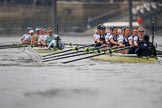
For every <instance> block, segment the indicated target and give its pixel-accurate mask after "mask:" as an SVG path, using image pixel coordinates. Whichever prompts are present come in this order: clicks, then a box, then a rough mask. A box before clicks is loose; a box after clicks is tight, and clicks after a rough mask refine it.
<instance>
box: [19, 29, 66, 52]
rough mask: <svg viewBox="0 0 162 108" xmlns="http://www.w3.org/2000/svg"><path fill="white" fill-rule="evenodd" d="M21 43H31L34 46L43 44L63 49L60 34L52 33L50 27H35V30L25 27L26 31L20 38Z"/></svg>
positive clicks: (51, 47)
mask: <svg viewBox="0 0 162 108" xmlns="http://www.w3.org/2000/svg"><path fill="white" fill-rule="evenodd" d="M21 42H22V44H31V45H35V46H43V47H47V48H48V49H55V48H58V49H63V48H64V43H63V41H62V40H61V38H60V36H58V35H56V34H53V31H52V28H51V27H48V28H47V29H45V28H42V27H40V28H39V27H36V29H35V31H34V30H33V29H32V28H31V27H28V28H27V32H26V33H25V34H23V36H22V38H21Z"/></svg>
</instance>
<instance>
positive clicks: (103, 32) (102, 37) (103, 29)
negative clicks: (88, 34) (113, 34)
mask: <svg viewBox="0 0 162 108" xmlns="http://www.w3.org/2000/svg"><path fill="white" fill-rule="evenodd" d="M99 30H100V31H99V32H100V34H99V35H96V37H95V43H96V47H99V46H103V45H106V42H105V36H106V35H107V33H106V27H105V26H104V25H101V26H100V27H99Z"/></svg>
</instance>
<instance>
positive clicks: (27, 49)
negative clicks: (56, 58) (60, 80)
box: [22, 47, 42, 63]
mask: <svg viewBox="0 0 162 108" xmlns="http://www.w3.org/2000/svg"><path fill="white" fill-rule="evenodd" d="M22 52H24V53H26V54H27V55H28V57H29V58H30V59H31V60H32V61H33V62H38V63H42V57H41V56H40V55H39V54H38V53H37V52H36V51H34V50H33V49H32V48H30V47H24V48H23V50H22Z"/></svg>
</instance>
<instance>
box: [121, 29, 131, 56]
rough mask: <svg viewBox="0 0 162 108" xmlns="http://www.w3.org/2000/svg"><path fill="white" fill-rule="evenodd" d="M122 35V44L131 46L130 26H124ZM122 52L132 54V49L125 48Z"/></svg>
mask: <svg viewBox="0 0 162 108" xmlns="http://www.w3.org/2000/svg"><path fill="white" fill-rule="evenodd" d="M123 32H124V33H123V34H124V36H123V42H122V46H123V47H125V46H133V37H132V36H131V35H130V28H129V27H125V29H124V31H123ZM123 53H124V54H128V53H129V54H132V50H131V49H126V50H123Z"/></svg>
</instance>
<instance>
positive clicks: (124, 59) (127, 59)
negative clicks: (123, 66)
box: [91, 55, 158, 63]
mask: <svg viewBox="0 0 162 108" xmlns="http://www.w3.org/2000/svg"><path fill="white" fill-rule="evenodd" d="M91 59H92V60H98V61H106V62H114V63H157V62H158V60H157V59H155V58H140V57H137V56H116V55H112V56H110V55H101V56H97V57H93V58H91Z"/></svg>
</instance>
